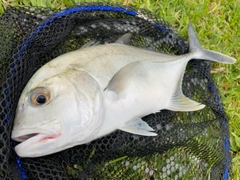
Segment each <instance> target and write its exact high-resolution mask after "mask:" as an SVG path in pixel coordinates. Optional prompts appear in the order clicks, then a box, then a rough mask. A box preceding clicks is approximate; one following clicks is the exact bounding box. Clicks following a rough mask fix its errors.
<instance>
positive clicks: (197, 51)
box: [188, 23, 236, 64]
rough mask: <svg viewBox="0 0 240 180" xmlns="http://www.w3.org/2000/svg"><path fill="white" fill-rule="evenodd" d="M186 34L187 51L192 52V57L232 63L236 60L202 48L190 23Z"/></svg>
mask: <svg viewBox="0 0 240 180" xmlns="http://www.w3.org/2000/svg"><path fill="white" fill-rule="evenodd" d="M188 36H189V44H190V47H189V51H190V53H193V57H192V58H193V59H204V60H209V61H214V62H219V63H224V64H233V63H235V62H236V59H234V58H232V57H230V56H227V55H225V54H222V53H219V52H215V51H211V50H207V49H204V48H202V47H201V45H200V43H199V40H198V37H197V35H196V33H195V32H194V29H193V26H192V24H191V23H189V25H188Z"/></svg>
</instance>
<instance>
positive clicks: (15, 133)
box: [11, 123, 61, 144]
mask: <svg viewBox="0 0 240 180" xmlns="http://www.w3.org/2000/svg"><path fill="white" fill-rule="evenodd" d="M60 134H61V124H60V123H54V126H53V125H51V124H46V125H43V126H40V127H35V128H13V130H12V136H11V138H12V139H13V140H14V141H17V142H21V144H22V143H25V142H29V143H31V144H35V143H38V142H40V141H41V142H42V141H44V140H47V139H54V138H57V137H58V136H59V135H60Z"/></svg>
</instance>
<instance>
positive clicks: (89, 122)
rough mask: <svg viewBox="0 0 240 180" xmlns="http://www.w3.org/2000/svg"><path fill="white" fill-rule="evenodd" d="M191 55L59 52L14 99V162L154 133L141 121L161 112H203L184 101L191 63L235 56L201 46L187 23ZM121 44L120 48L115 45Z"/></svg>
mask: <svg viewBox="0 0 240 180" xmlns="http://www.w3.org/2000/svg"><path fill="white" fill-rule="evenodd" d="M189 38H190V51H189V53H188V54H185V55H179V56H175V55H167V54H162V53H158V52H154V51H150V50H144V49H140V48H137V47H133V46H129V45H126V43H127V42H128V41H129V35H125V36H123V37H122V38H120V39H119V40H118V41H117V42H116V43H112V44H104V45H97V46H91V47H86V48H82V49H79V50H76V51H72V52H69V53H66V54H63V55H61V56H59V57H57V58H55V59H54V60H52V61H50V62H48V63H47V64H45V65H44V66H43V67H41V68H40V69H39V70H38V71H37V72H36V73H35V74H34V75H33V77H32V78H31V79H30V81H29V82H28V84H27V85H26V87H25V88H24V90H23V92H22V94H21V97H20V99H19V102H18V107H17V110H16V117H15V120H14V127H13V131H12V139H13V140H16V141H19V142H21V143H20V144H19V145H17V146H16V147H15V150H16V153H17V154H18V155H19V156H21V157H38V156H44V155H48V154H52V153H55V152H59V151H61V150H64V149H67V148H70V147H73V146H76V145H80V144H85V143H89V142H91V141H93V140H95V139H98V138H100V137H102V136H105V135H107V134H109V133H111V132H113V131H115V130H117V129H119V130H122V131H126V132H129V133H133V134H138V135H144V136H156V135H157V134H156V133H155V132H153V131H154V129H153V128H151V127H150V126H149V125H148V124H147V123H146V122H144V121H143V120H142V119H141V118H142V117H144V116H146V115H148V114H151V113H156V112H158V111H160V110H162V109H169V110H172V111H196V110H200V109H202V108H204V105H203V104H200V103H197V102H195V101H193V100H190V99H189V98H187V97H185V96H184V95H183V93H182V89H181V84H182V79H183V75H184V71H185V68H186V65H187V63H188V61H189V60H191V59H207V60H211V61H216V62H222V63H227V64H231V63H234V62H235V59H233V58H231V57H229V56H226V55H223V54H221V53H217V52H213V51H209V50H205V49H202V48H201V47H200V45H199V42H198V39H197V37H196V35H195V33H194V31H193V28H192V26H191V25H190V26H189ZM121 43H123V44H121Z"/></svg>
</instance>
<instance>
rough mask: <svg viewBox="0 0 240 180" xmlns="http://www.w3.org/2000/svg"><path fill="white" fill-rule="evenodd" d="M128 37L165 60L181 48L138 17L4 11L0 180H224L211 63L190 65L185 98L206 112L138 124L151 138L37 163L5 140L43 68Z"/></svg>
mask: <svg viewBox="0 0 240 180" xmlns="http://www.w3.org/2000/svg"><path fill="white" fill-rule="evenodd" d="M127 32H130V33H132V35H133V36H132V39H131V45H133V46H137V47H141V48H151V49H154V50H156V51H160V52H165V53H169V54H183V53H186V52H187V51H188V42H187V41H186V40H185V39H184V38H182V37H181V36H180V35H179V34H178V33H177V32H176V31H175V30H173V28H172V27H171V26H170V25H169V24H168V23H167V22H166V21H164V20H163V19H162V18H160V17H155V16H153V15H152V14H151V13H150V12H148V11H146V10H143V9H135V8H131V7H124V6H120V5H111V6H110V5H104V4H85V5H78V6H74V7H71V8H68V9H65V10H63V11H61V12H56V11H55V10H53V9H47V8H40V7H21V8H14V7H8V9H7V10H6V12H5V13H4V14H3V16H2V17H1V18H0V47H1V49H0V74H1V75H0V83H1V91H0V92H1V97H0V117H1V120H0V179H14V180H15V179H126V180H127V179H129V180H130V179H131V180H132V179H150V180H153V179H214V180H216V179H228V178H229V172H230V162H231V159H230V153H229V134H228V119H227V117H226V114H225V112H224V110H223V107H222V103H221V99H220V95H219V92H218V90H217V88H216V86H215V84H214V81H213V78H212V76H211V74H210V69H211V63H209V62H206V61H197V60H192V61H190V62H189V64H188V66H187V70H186V73H185V75H184V80H183V88H182V89H183V92H184V94H185V95H186V96H187V97H189V98H191V99H193V100H196V101H197V102H201V103H203V104H206V108H204V109H202V110H201V111H195V112H171V111H167V110H163V111H161V112H160V113H157V114H154V115H149V116H147V117H144V121H146V122H147V123H148V124H149V125H150V126H151V127H153V128H154V129H155V130H156V132H157V133H158V136H157V137H143V136H138V135H133V134H130V133H126V132H122V131H116V132H114V133H112V134H110V135H108V136H106V137H103V138H101V139H98V140H95V141H93V142H91V143H89V144H86V145H81V146H76V147H74V148H71V149H67V150H65V151H62V152H59V153H56V154H53V155H49V156H45V157H39V158H32V159H31V158H20V157H18V156H17V155H16V154H15V152H14V146H15V144H16V142H14V141H12V140H11V138H10V134H11V128H12V125H13V119H14V113H15V109H16V106H17V102H18V98H19V97H20V94H21V92H22V90H23V88H24V86H25V85H26V83H27V82H28V80H29V79H30V77H31V76H32V75H33V73H34V72H35V71H36V70H37V69H38V68H40V67H41V66H42V65H43V64H45V63H46V62H48V61H49V60H51V59H53V58H54V57H57V56H59V55H60V54H63V53H65V52H69V51H72V50H75V49H78V48H80V47H81V46H82V45H84V44H85V43H86V42H88V41H91V40H92V39H96V40H99V41H101V42H102V43H106V42H114V41H116V39H118V38H119V37H120V36H121V35H123V34H125V33H127Z"/></svg>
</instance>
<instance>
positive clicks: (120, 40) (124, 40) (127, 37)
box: [116, 33, 132, 45]
mask: <svg viewBox="0 0 240 180" xmlns="http://www.w3.org/2000/svg"><path fill="white" fill-rule="evenodd" d="M131 37H132V34H131V33H127V34H124V35H123V36H121V37H120V38H118V39H117V41H116V43H119V44H126V45H129V44H130V40H131Z"/></svg>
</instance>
